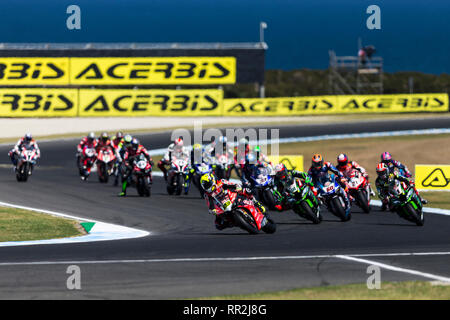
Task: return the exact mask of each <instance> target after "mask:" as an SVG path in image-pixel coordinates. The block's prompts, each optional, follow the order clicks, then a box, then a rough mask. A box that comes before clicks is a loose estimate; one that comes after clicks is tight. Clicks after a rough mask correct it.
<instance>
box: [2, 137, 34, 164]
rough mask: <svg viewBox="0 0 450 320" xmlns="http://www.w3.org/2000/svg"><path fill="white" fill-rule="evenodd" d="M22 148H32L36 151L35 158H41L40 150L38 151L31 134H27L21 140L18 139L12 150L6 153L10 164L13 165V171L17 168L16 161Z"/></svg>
mask: <svg viewBox="0 0 450 320" xmlns="http://www.w3.org/2000/svg"><path fill="white" fill-rule="evenodd" d="M24 147H26V148H34V149H35V150H36V155H37V158H38V159H39V158H40V157H41V150H40V149H39V146H38V144H37V142H36V141H35V140H34V139H33V137H32V135H31V133H27V134H25V136H24V137H23V138H20V139H19V141H17V143H16V145H15V146H14V148H12V149H11V150H10V151H9V152H8V155H9V157H10V158H11V162H12V164H13V165H14V169H15V168H16V166H17V159H18V157H19V155H20V152H21V151H22V149H23V148H24Z"/></svg>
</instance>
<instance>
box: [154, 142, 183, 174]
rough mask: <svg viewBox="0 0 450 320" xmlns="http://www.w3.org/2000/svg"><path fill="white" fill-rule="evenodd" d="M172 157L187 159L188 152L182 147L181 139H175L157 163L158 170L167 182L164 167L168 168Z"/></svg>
mask: <svg viewBox="0 0 450 320" xmlns="http://www.w3.org/2000/svg"><path fill="white" fill-rule="evenodd" d="M172 155H173V156H175V157H177V158H184V157H186V158H189V157H190V154H189V151H187V149H186V147H185V146H184V142H183V139H182V138H178V139H176V140H175V141H174V142H173V143H171V144H170V145H169V146H168V147H167V151H166V153H165V154H164V157H163V158H162V159H161V160H160V161H159V162H158V168H159V169H160V170H161V171H162V172H163V174H164V180H166V181H167V168H166V166H169V165H170V164H171V162H172Z"/></svg>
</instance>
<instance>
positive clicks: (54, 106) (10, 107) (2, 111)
mask: <svg viewBox="0 0 450 320" xmlns="http://www.w3.org/2000/svg"><path fill="white" fill-rule="evenodd" d="M77 111H78V90H77V89H31V88H20V89H12V88H3V89H1V90H0V117H75V116H77Z"/></svg>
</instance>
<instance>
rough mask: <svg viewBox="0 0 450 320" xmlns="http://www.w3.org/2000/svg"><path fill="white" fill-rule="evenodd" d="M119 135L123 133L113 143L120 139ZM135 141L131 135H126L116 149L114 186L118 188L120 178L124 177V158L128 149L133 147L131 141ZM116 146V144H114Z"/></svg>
mask: <svg viewBox="0 0 450 320" xmlns="http://www.w3.org/2000/svg"><path fill="white" fill-rule="evenodd" d="M119 134H121V132H119V133H118V134H117V136H116V138H113V141H114V140H116V141H117V139H118V136H119ZM132 140H133V137H132V136H131V135H129V134H127V135H125V136H124V137H123V138H122V139H121V140H120V141H119V142H118V143H117V145H116V146H115V147H114V149H115V152H116V164H115V166H116V169H115V170H114V176H115V178H114V185H115V186H117V185H118V184H119V176H120V175H122V161H123V157H124V155H125V151H126V149H127V147H129V146H130V145H131V141H132ZM114 145H115V143H114Z"/></svg>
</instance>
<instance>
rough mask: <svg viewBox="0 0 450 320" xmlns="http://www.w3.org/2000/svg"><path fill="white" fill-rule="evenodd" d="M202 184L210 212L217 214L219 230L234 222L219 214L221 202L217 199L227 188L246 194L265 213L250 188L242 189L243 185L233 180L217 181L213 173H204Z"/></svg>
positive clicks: (216, 222)
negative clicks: (217, 207) (218, 207)
mask: <svg viewBox="0 0 450 320" xmlns="http://www.w3.org/2000/svg"><path fill="white" fill-rule="evenodd" d="M200 185H201V186H202V188H203V190H205V199H206V204H207V206H208V209H209V213H210V214H214V215H215V216H216V220H215V224H216V228H217V229H218V230H223V229H225V228H229V227H232V226H233V222H232V221H229V220H228V218H227V215H225V214H221V215H217V212H218V210H217V209H216V206H220V205H221V204H220V202H219V201H218V200H216V199H220V198H222V196H223V195H224V193H225V192H226V190H230V191H231V192H236V193H238V194H241V195H243V196H245V197H246V198H248V199H250V200H252V201H253V203H254V204H255V206H256V207H257V208H258V209H259V210H260V211H261V212H262V213H263V214H265V212H266V208H265V207H264V206H263V205H262V204H261V203H260V202H259V201H257V200H256V199H255V197H254V196H253V194H252V192H251V191H250V190H249V189H246V188H245V189H242V187H241V186H240V185H239V184H237V183H233V182H229V181H227V180H225V179H221V180H219V181H216V178H215V176H214V175H213V174H211V173H209V174H204V175H203V176H202V177H201V179H200Z"/></svg>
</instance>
